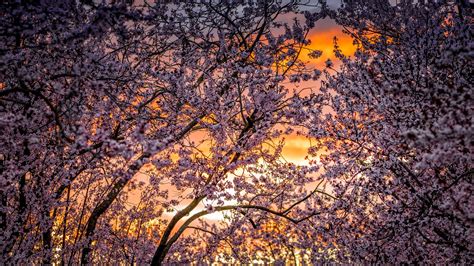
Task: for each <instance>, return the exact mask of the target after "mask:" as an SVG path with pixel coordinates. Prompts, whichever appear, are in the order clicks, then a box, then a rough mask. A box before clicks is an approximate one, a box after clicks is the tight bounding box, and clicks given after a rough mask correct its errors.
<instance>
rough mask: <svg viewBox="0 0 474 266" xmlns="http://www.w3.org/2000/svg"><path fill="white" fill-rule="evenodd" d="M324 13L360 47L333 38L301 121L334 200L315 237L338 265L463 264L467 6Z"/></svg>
mask: <svg viewBox="0 0 474 266" xmlns="http://www.w3.org/2000/svg"><path fill="white" fill-rule="evenodd" d="M333 17H334V18H335V19H336V21H337V22H338V23H339V24H340V25H342V26H343V27H344V28H345V29H346V32H347V33H348V34H351V35H352V36H353V37H354V39H355V42H356V44H357V45H358V47H359V48H358V50H357V52H356V54H355V56H354V57H353V58H349V57H345V56H344V55H343V54H342V53H341V51H340V50H339V49H338V47H337V42H336V49H335V53H336V55H337V56H338V58H339V59H340V60H341V61H342V62H343V64H342V66H341V68H340V69H339V70H336V69H334V68H333V67H332V66H331V63H330V62H328V71H326V74H327V80H326V81H325V83H324V84H323V86H322V89H321V90H322V92H323V95H322V97H323V98H324V102H325V104H327V108H326V110H327V112H326V114H325V115H322V116H320V115H316V116H314V118H313V121H312V122H311V125H310V127H311V134H312V135H313V136H314V137H316V138H318V139H319V140H320V141H319V143H318V145H315V146H314V151H316V150H318V149H325V150H326V151H328V154H326V155H325V156H323V157H322V163H323V165H324V172H325V173H324V176H325V178H326V179H327V180H328V182H329V184H330V185H331V187H332V191H333V196H334V197H335V198H336V199H335V200H334V201H333V207H332V208H333V209H334V213H333V215H329V216H327V217H324V216H320V217H318V218H319V219H320V221H321V219H324V218H327V220H326V222H321V226H320V228H321V229H320V230H321V231H323V230H327V231H328V234H327V238H328V239H329V241H331V242H332V243H334V247H335V248H334V250H335V251H336V254H337V259H338V260H339V261H341V262H352V263H368V262H372V263H374V262H377V263H410V264H412V263H415V264H416V263H435V264H438V263H462V264H464V263H465V264H470V263H472V262H473V258H474V254H473V250H474V246H473V243H474V241H473V240H474V239H473V235H474V234H473V233H474V232H473V229H472V227H473V216H472V213H473V206H474V197H473V174H474V173H473V163H474V161H473V159H474V156H473V154H474V143H473V139H474V136H473V132H474V120H473V117H474V102H473V98H472V95H473V93H474V90H473V87H472V76H473V64H472V62H473V57H472V55H473V53H472V51H473V42H472V34H473V31H472V15H471V9H470V7H469V6H468V4H467V6H466V3H465V2H462V1H460V2H448V1H417V2H412V1H401V2H400V3H396V4H393V3H390V2H389V1H371V2H370V5H369V4H367V3H363V4H362V3H359V2H357V1H347V3H345V4H344V5H343V7H342V8H341V9H340V10H338V11H337V12H333ZM328 229H329V230H328Z"/></svg>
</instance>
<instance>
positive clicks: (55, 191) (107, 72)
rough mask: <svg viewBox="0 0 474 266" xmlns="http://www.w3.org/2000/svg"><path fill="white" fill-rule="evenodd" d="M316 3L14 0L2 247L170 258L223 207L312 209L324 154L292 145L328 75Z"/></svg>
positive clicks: (74, 259)
mask: <svg viewBox="0 0 474 266" xmlns="http://www.w3.org/2000/svg"><path fill="white" fill-rule="evenodd" d="M303 7H304V8H308V7H311V8H314V7H317V5H311V4H308V3H306V2H300V1H284V2H282V1H221V2H216V1H203V2H199V3H195V2H193V1H190V2H179V1H178V2H175V3H162V2H158V3H152V4H150V3H147V2H145V3H143V4H135V5H133V4H129V3H125V2H123V3H122V2H120V3H116V2H112V3H105V2H102V3H98V2H95V1H61V2H59V3H56V2H55V1H38V2H34V3H29V2H28V1H19V2H9V1H7V2H4V3H2V5H1V11H0V12H1V23H0V24H1V26H0V32H1V34H0V38H1V42H0V45H1V46H0V61H1V62H2V64H1V74H0V86H1V89H0V97H1V98H0V110H1V114H2V115H1V118H2V119H1V124H2V126H1V134H0V135H1V137H0V139H1V143H2V151H1V154H0V155H1V173H2V179H1V181H0V182H1V191H0V192H1V194H0V197H1V204H2V205H1V206H0V215H1V225H0V226H1V228H2V235H1V240H2V241H0V242H1V245H0V246H1V249H2V262H3V263H35V264H51V263H61V264H65V263H68V264H69V263H78V262H80V263H83V264H87V263H102V262H105V263H107V262H108V263H111V262H119V261H121V262H127V263H132V264H133V263H139V264H142V263H149V262H152V263H153V264H161V263H162V262H163V261H164V260H165V259H166V258H167V255H169V254H170V250H171V251H172V252H180V251H182V250H185V249H186V248H190V246H189V244H190V243H192V242H189V240H187V238H183V232H184V231H185V230H189V229H192V228H195V227H194V223H196V222H198V220H201V222H203V223H205V221H202V219H201V218H203V217H205V215H207V214H211V213H213V212H225V213H227V212H230V213H231V214H229V216H232V217H234V216H235V217H236V218H234V219H231V218H229V219H230V220H231V221H232V222H230V224H235V223H236V221H241V220H242V219H244V218H245V219H246V220H250V221H252V223H253V224H254V225H255V226H256V225H258V222H254V221H253V219H255V218H254V217H253V216H262V217H263V216H275V217H280V218H282V219H285V220H287V221H289V222H291V223H294V224H298V223H300V222H302V221H305V220H306V219H308V218H309V217H311V216H314V215H315V213H313V212H311V211H308V210H306V209H303V208H301V207H300V204H301V203H302V202H303V201H304V200H306V199H308V198H309V197H311V196H312V195H314V194H315V193H314V192H312V193H310V192H307V191H306V190H307V189H306V187H305V185H306V184H307V183H308V182H311V181H313V180H312V177H311V176H310V175H309V173H311V172H313V171H314V170H315V169H314V168H312V167H300V166H295V165H293V164H291V163H287V162H284V161H282V160H281V159H280V153H281V148H282V139H281V136H282V134H285V133H290V131H291V130H292V125H299V124H301V123H302V121H303V120H304V119H306V118H307V114H306V113H304V112H303V109H304V108H303V106H305V105H308V104H309V103H310V102H312V101H313V100H312V96H313V95H310V96H303V95H302V94H301V91H299V90H293V91H290V90H289V89H288V86H289V85H291V84H292V83H295V82H299V81H302V80H308V79H311V78H313V79H317V78H319V75H318V72H314V71H312V70H310V69H308V68H306V66H305V64H304V63H303V62H301V61H300V60H299V59H298V58H299V55H300V53H301V52H302V50H303V49H304V47H305V46H306V45H307V44H309V40H308V39H307V33H308V31H309V29H310V28H311V27H313V26H314V22H315V21H316V20H317V19H318V18H320V17H321V16H322V14H323V13H311V12H308V11H303V10H302V9H300V8H303ZM292 17H293V19H292ZM316 54H317V53H316ZM291 86H293V85H291ZM269 169H272V170H271V171H270V170H269ZM132 202H133V203H132ZM199 208H200V209H199ZM193 210H194V211H195V212H194V213H192V211H193ZM237 215H238V216H237ZM262 219H263V218H262ZM234 226H235V225H234ZM218 230H223V229H222V228H216V229H215V230H214V231H215V232H218ZM168 257H169V259H170V260H173V259H174V260H175V261H179V260H180V258H173V257H172V256H168Z"/></svg>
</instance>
